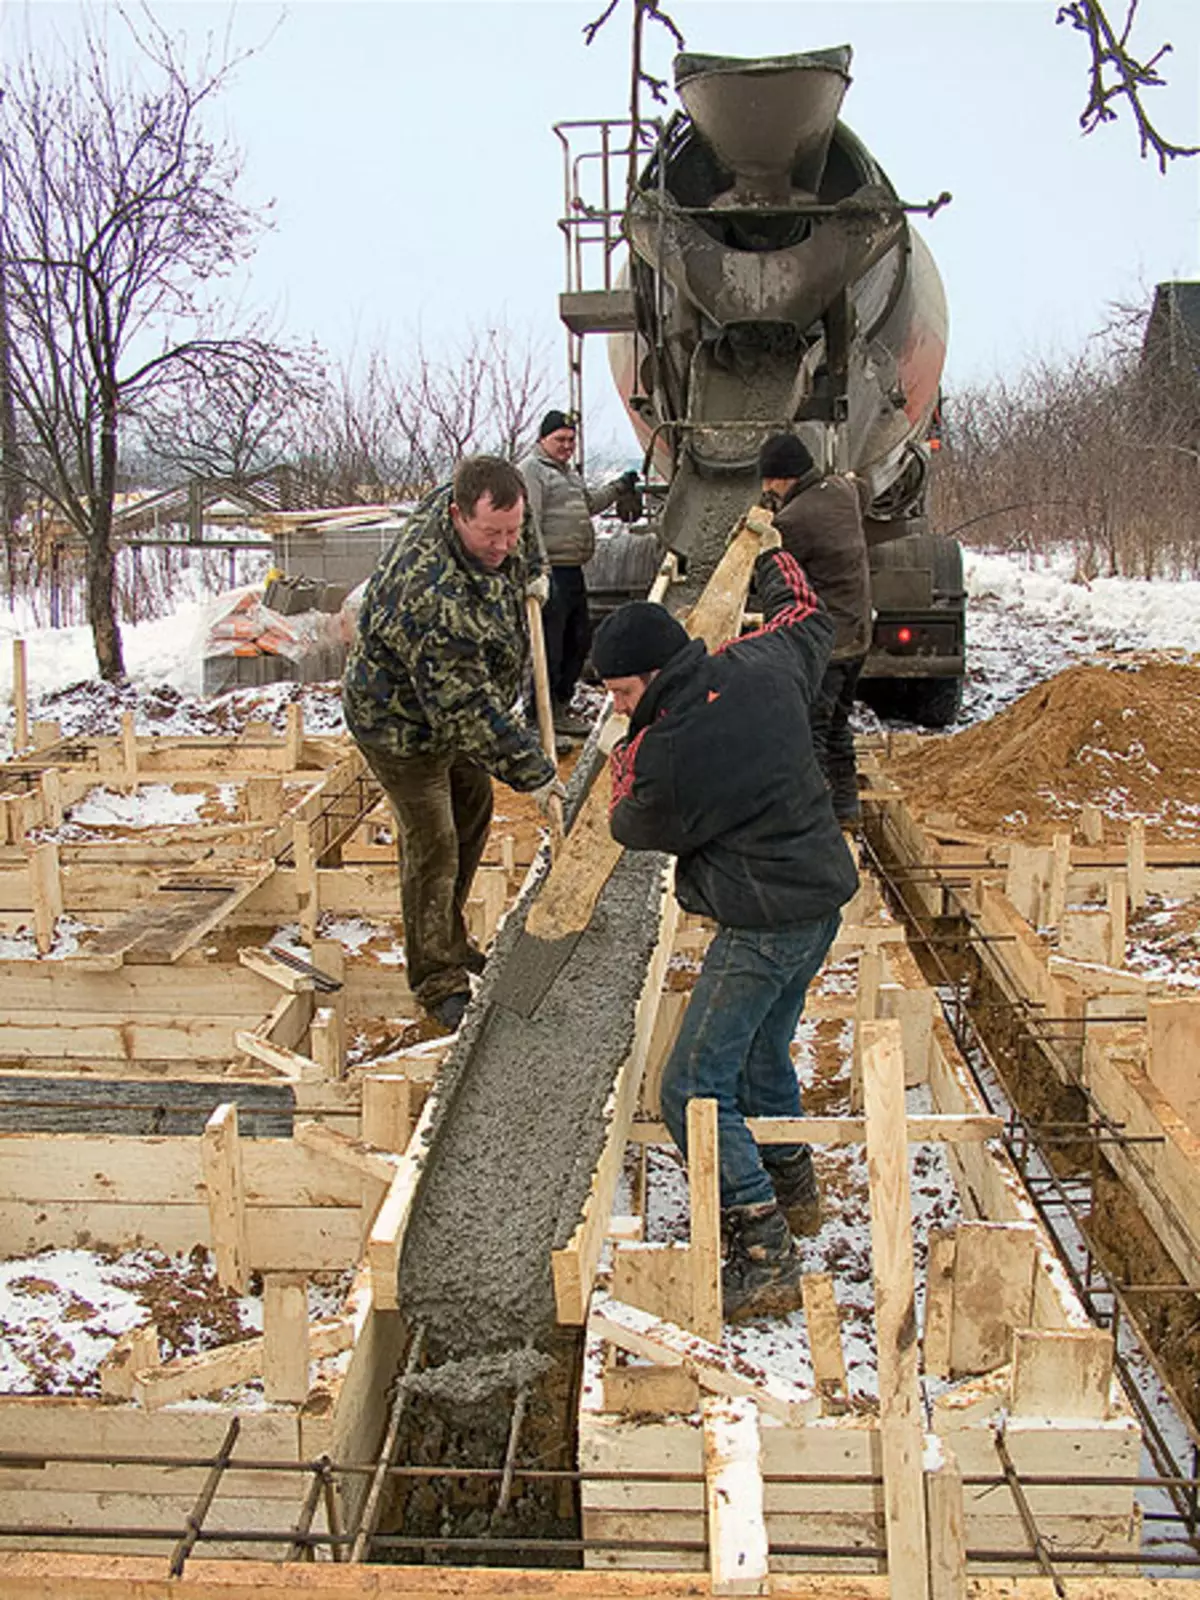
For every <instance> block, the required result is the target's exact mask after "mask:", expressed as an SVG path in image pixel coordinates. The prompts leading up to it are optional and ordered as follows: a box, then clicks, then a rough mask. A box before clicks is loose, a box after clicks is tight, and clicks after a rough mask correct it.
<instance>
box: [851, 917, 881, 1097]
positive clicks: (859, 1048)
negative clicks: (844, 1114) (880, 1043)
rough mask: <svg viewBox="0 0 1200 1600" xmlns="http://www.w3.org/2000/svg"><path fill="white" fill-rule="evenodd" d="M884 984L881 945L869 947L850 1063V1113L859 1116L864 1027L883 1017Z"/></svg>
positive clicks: (861, 963)
mask: <svg viewBox="0 0 1200 1600" xmlns="http://www.w3.org/2000/svg"><path fill="white" fill-rule="evenodd" d="M882 984H883V952H882V950H880V948H879V946H878V945H877V944H866V945H864V946H863V947H862V949H861V950H860V951H859V953H858V992H857V993H856V995H855V998H854V1055H853V1057H852V1058H851V1062H850V1112H851V1115H852V1116H859V1115H860V1114H861V1112H862V1108H863V1085H862V1077H863V1065H862V1053H863V1027H862V1025H863V1023H864V1022H871V1021H874V1019H875V1018H876V1017H877V1016H878V1015H879V991H880V988H881V987H882Z"/></svg>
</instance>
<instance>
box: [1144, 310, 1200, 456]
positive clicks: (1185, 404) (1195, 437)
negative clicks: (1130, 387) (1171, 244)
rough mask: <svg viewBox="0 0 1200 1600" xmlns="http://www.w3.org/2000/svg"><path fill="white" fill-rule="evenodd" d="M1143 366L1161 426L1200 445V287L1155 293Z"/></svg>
mask: <svg viewBox="0 0 1200 1600" xmlns="http://www.w3.org/2000/svg"><path fill="white" fill-rule="evenodd" d="M1141 366H1142V374H1143V376H1144V377H1145V378H1148V379H1149V392H1150V396H1151V404H1152V407H1153V409H1154V412H1155V414H1156V417H1157V418H1158V419H1159V420H1160V422H1161V424H1162V425H1165V426H1170V427H1171V428H1172V431H1175V430H1176V429H1178V430H1179V431H1180V432H1181V433H1183V434H1184V435H1185V436H1186V437H1187V439H1188V440H1189V442H1191V443H1192V444H1193V445H1195V444H1196V443H1198V442H1200V283H1160V284H1159V285H1158V287H1157V288H1156V289H1155V291H1154V304H1153V305H1152V306H1151V308H1150V317H1149V320H1148V321H1147V323H1146V333H1145V337H1144V338H1143V340H1142V357H1141Z"/></svg>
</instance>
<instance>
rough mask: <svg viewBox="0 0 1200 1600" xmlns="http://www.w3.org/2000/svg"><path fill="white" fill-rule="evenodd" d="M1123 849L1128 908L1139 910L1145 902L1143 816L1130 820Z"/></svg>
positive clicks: (1144, 827) (1144, 833)
mask: <svg viewBox="0 0 1200 1600" xmlns="http://www.w3.org/2000/svg"><path fill="white" fill-rule="evenodd" d="M1125 851H1126V855H1125V862H1126V865H1125V875H1126V882H1127V886H1128V890H1129V909H1130V910H1131V911H1141V910H1142V908H1143V907H1144V906H1145V904H1146V824H1145V821H1144V819H1143V818H1141V817H1133V818H1132V819H1131V820H1130V823H1129V833H1128V835H1127V838H1126V843H1125Z"/></svg>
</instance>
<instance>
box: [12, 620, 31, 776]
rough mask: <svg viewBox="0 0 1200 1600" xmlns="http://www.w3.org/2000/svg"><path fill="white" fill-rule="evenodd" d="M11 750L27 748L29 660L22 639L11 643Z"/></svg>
mask: <svg viewBox="0 0 1200 1600" xmlns="http://www.w3.org/2000/svg"><path fill="white" fill-rule="evenodd" d="M12 699H13V750H14V751H20V750H26V749H28V748H29V660H28V655H27V651H26V645H25V641H24V639H14V640H13V642H12Z"/></svg>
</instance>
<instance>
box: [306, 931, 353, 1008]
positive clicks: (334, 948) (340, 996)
mask: <svg viewBox="0 0 1200 1600" xmlns="http://www.w3.org/2000/svg"><path fill="white" fill-rule="evenodd" d="M312 964H313V966H314V967H316V969H317V971H318V972H323V973H324V974H325V976H326V977H327V978H336V979H337V981H338V982H339V983H341V984H344V983H345V981H346V947H345V945H343V944H339V943H338V941H337V940H336V939H314V940H313V941H312ZM322 1000H323V1003H324V1004H325V1005H326V1006H329V1007H331V1008H332V1009H333V1010H334V1011H336V1012H337V1014H338V1016H339V1017H341V1018H342V1021H343V1024H344V1023H345V1017H346V991H345V989H344V988H342V989H335V990H333V991H332V992H329V991H326V993H325V994H324V995H323V996H322Z"/></svg>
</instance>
